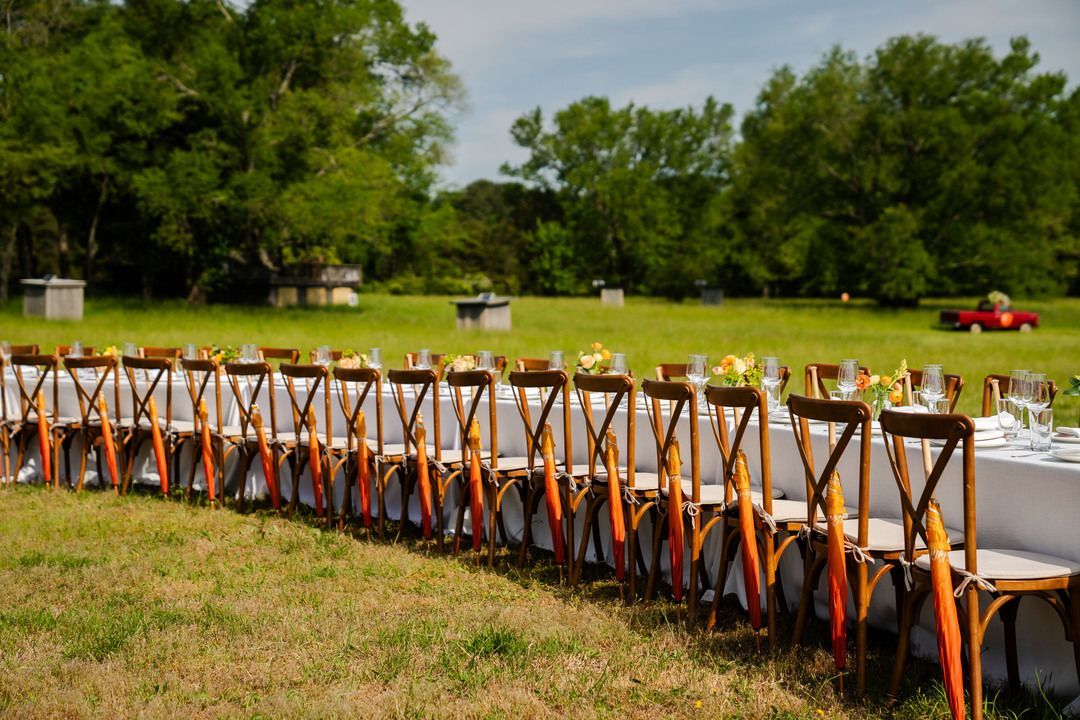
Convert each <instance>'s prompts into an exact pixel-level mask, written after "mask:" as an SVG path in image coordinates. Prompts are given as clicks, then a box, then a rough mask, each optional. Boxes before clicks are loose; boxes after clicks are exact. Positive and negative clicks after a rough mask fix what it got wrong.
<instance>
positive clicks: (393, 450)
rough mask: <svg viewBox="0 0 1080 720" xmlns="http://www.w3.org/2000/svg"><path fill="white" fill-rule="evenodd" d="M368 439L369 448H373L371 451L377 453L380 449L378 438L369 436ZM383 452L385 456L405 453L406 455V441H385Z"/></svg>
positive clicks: (397, 455)
mask: <svg viewBox="0 0 1080 720" xmlns="http://www.w3.org/2000/svg"><path fill="white" fill-rule="evenodd" d="M366 441H367V446H368V449H369V450H371V452H373V453H375V452H378V451H379V440H378V438H367V439H366ZM382 454H383V457H387V458H391V457H402V456H403V455H405V443H388V442H384V443H383V451H382Z"/></svg>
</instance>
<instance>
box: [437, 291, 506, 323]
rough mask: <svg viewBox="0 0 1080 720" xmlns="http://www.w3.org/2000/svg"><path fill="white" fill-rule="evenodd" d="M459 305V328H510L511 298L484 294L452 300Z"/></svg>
mask: <svg viewBox="0 0 1080 720" xmlns="http://www.w3.org/2000/svg"><path fill="white" fill-rule="evenodd" d="M451 303H452V304H453V305H455V306H456V307H457V328H458V330H510V326H511V320H510V298H508V297H497V296H495V295H489V294H486V293H485V294H483V295H480V296H478V297H474V298H465V299H463V300H451Z"/></svg>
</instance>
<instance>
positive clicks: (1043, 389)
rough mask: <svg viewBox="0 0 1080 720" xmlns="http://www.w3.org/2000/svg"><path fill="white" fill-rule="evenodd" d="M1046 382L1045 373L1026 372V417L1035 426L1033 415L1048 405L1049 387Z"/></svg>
mask: <svg viewBox="0 0 1080 720" xmlns="http://www.w3.org/2000/svg"><path fill="white" fill-rule="evenodd" d="M1048 385H1049V384H1048V383H1047V382H1046V373H1034V372H1033V373H1028V376H1027V386H1026V387H1025V397H1026V398H1027V408H1028V419H1029V421H1030V423H1031V426H1032V427H1034V426H1035V416H1036V415H1037V414H1038V413H1039V412H1040V411H1042V410H1045V409H1046V408H1048V407H1050V388H1049V387H1048Z"/></svg>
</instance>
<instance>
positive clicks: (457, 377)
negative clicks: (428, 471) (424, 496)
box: [439, 370, 524, 566]
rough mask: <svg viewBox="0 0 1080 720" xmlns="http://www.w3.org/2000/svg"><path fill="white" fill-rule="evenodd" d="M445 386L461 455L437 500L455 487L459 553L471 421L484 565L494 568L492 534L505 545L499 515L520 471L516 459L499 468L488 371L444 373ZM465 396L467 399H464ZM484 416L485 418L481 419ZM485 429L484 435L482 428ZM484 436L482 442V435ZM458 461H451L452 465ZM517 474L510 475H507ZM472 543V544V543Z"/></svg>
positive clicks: (467, 495)
mask: <svg viewBox="0 0 1080 720" xmlns="http://www.w3.org/2000/svg"><path fill="white" fill-rule="evenodd" d="M445 377H446V384H447V386H448V387H449V388H450V407H451V408H452V409H453V411H454V418H455V419H456V420H457V431H458V440H459V442H460V443H461V445H460V447H461V448H462V454H461V457H460V465H458V466H456V467H455V468H454V470H453V471H452V472H451V473H450V474H449V475H447V476H446V479H445V484H444V485H443V487H442V488H441V489H440V492H439V496H440V497H441V498H444V497H446V491H447V490H448V489H449V487H450V483H452V482H454V481H457V483H458V508H457V517H456V519H455V525H454V527H455V535H454V553H455V554H456V553H458V552H460V550H461V536H462V531H463V529H464V524H465V509H466V508H468V507H469V506H470V504H471V500H472V488H471V486H470V484H469V476H468V472H469V462H470V461H471V456H470V453H467V452H465V448H468V447H469V428H470V427H471V426H472V423H473V421H474V420H475V421H476V422H477V423H478V424H479V426H480V436H481V440H480V450H481V478H482V480H483V486H484V504H485V505H486V506H487V508H486V510H487V518H486V523H485V526H486V532H487V545H488V565H489V566H494V565H495V541H496V531H498V533H499V534H500V535H501V536H502V540H503V544H504V545H505V544H506V543H507V541H508V537H507V534H506V529H505V526H504V523H503V521H502V514H501V512H500V509H501V506H502V499H503V497H504V496H505V494H506V492H507V491H508V490H509V489H510V488H511V487H513V486H515V485H516V484H517V480H518V478H519V476H520V471H522V470H524V467H522V463H521V462H520V459H514V460H513V461H511V462H510V463H508V464H504V465H503V467H502V468H500V466H499V464H500V459H499V457H498V455H499V426H498V421H497V419H496V415H495V399H494V393H495V376H494V374H493V373H492V372H491V371H489V370H466V371H462V372H447V373H446V374H445ZM466 394H467V395H468V398H467V399H466ZM485 402H486V404H487V412H486V413H481V412H480V411H481V407H482V405H483V404H484V403H485ZM485 414H486V415H487V417H486V418H485V417H484V415H485ZM485 425H486V426H487V428H486V433H485V428H484V426H485ZM485 434H486V435H487V439H486V441H485V440H484V435H485ZM457 460H458V458H452V459H451V462H456V461H457ZM512 471H517V472H516V473H515V474H514V475H511V474H510V473H511V472H512ZM474 541H475V540H474Z"/></svg>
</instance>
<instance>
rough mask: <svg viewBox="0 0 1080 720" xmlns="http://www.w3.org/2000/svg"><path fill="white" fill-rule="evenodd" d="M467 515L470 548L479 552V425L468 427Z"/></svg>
mask: <svg viewBox="0 0 1080 720" xmlns="http://www.w3.org/2000/svg"><path fill="white" fill-rule="evenodd" d="M469 514H470V515H472V547H473V550H475V551H477V552H479V551H480V546H481V544H482V543H483V540H484V538H483V537H482V536H483V527H484V481H483V474H482V470H481V468H480V423H478V422H477V421H476V420H473V421H472V425H470V426H469Z"/></svg>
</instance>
